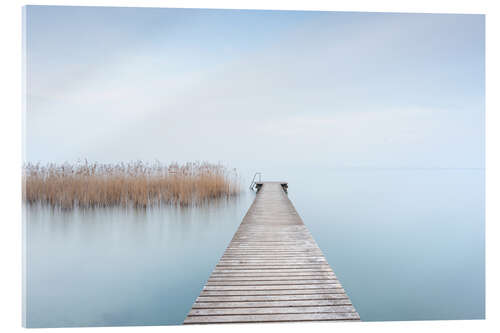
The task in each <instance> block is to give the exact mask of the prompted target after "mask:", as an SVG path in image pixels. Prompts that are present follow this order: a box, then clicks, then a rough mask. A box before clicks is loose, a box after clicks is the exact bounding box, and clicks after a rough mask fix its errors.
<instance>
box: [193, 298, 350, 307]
mask: <svg viewBox="0 0 500 333" xmlns="http://www.w3.org/2000/svg"><path fill="white" fill-rule="evenodd" d="M327 305H328V306H337V305H351V301H350V300H349V299H336V300H335V299H329V300H324V299H323V300H318V299H312V300H311V299H309V300H306V301H301V300H298V301H295V300H293V301H264V302H262V301H261V302H199V301H196V302H195V303H194V305H193V309H215V308H229V309H232V308H268V307H294V306H295V307H300V306H327Z"/></svg>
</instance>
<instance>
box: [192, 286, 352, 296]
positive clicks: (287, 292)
mask: <svg viewBox="0 0 500 333" xmlns="http://www.w3.org/2000/svg"><path fill="white" fill-rule="evenodd" d="M310 294H345V291H344V289H342V288H329V289H306V290H304V289H298V290H238V291H236V292H235V291H234V290H202V291H201V294H200V295H201V296H233V295H234V296H244V295H252V296H260V295H310Z"/></svg>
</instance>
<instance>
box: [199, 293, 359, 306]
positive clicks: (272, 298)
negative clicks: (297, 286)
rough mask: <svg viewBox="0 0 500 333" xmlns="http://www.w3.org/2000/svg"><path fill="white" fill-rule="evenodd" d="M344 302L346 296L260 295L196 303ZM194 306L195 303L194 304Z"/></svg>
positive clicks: (213, 298) (209, 298) (201, 299)
mask: <svg viewBox="0 0 500 333" xmlns="http://www.w3.org/2000/svg"><path fill="white" fill-rule="evenodd" d="M325 299H329V300H341V299H342V300H346V301H348V302H349V304H350V300H349V298H348V297H347V295H345V294H343V293H340V294H309V295H262V296H241V295H240V296H203V295H200V296H198V298H197V299H196V302H261V301H304V300H325ZM195 304H196V303H195Z"/></svg>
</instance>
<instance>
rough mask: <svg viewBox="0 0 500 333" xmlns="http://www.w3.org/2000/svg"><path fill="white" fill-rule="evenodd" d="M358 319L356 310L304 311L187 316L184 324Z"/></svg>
mask: <svg viewBox="0 0 500 333" xmlns="http://www.w3.org/2000/svg"><path fill="white" fill-rule="evenodd" d="M332 320H359V315H358V314H357V313H356V312H346V313H305V314H258V315H227V316H188V317H186V320H185V321H184V324H208V323H212V324H218V323H220V324H222V323H255V322H258V323H263V322H292V321H332Z"/></svg>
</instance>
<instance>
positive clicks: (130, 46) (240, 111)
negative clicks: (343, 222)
mask: <svg viewBox="0 0 500 333" xmlns="http://www.w3.org/2000/svg"><path fill="white" fill-rule="evenodd" d="M27 33H28V34H27V36H28V39H27V53H28V97H29V100H28V111H27V115H26V159H27V160H28V161H32V162H36V161H42V162H48V161H55V162H63V161H75V160H77V159H78V158H85V157H86V158H89V159H90V160H97V161H102V162H113V161H123V160H125V161H127V160H136V159H142V160H146V161H152V160H154V159H159V160H161V161H163V162H170V161H180V162H183V161H194V160H208V161H212V162H217V161H222V162H224V163H225V164H227V165H229V166H233V167H237V168H239V169H240V170H242V171H243V172H250V171H251V170H261V171H262V170H266V169H267V170H271V169H272V170H277V169H283V168H287V167H293V168H299V167H312V166H315V167H317V166H323V167H327V168H332V167H352V166H355V167H391V168H399V167H417V168H421V167H423V168H434V167H439V168H482V167H483V166H484V149H483V147H484V16H483V15H455V14H453V15H445V14H383V13H341V12H302V11H298V12H291V11H241V10H196V9H154V8H149V9H145V8H141V9H139V8H97V7H95V8H93V7H52V6H47V7H39V6H29V7H28V8H27Z"/></svg>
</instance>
